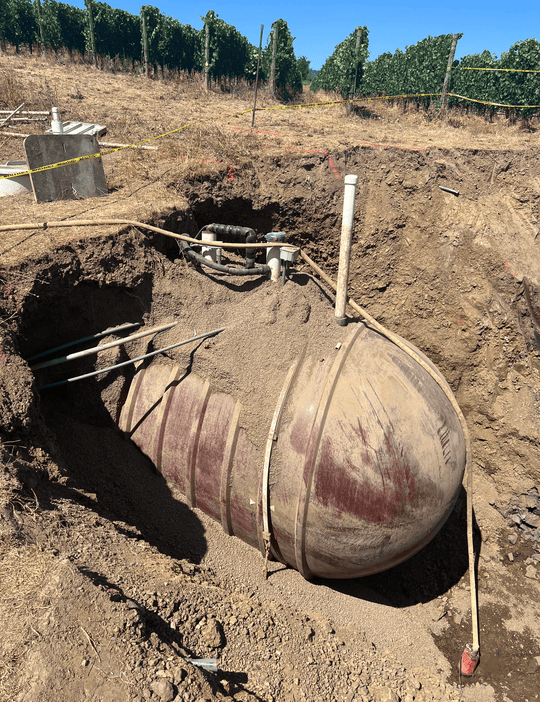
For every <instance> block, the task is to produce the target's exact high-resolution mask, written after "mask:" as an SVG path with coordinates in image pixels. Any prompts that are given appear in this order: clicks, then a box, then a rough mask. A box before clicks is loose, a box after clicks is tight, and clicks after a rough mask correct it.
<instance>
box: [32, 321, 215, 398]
mask: <svg viewBox="0 0 540 702" xmlns="http://www.w3.org/2000/svg"><path fill="white" fill-rule="evenodd" d="M226 328H227V327H222V328H221V329H214V331H211V332H206V333H204V334H197V336H192V337H191V339H186V340H185V341H179V342H178V343H176V344H171V345H170V346H165V347H164V348H162V349H158V350H157V351H151V352H150V353H145V354H144V356H137V358H131V359H130V360H129V361H123V363H117V364H116V365H114V366H109V367H108V368H102V369H101V370H97V371H93V372H92V373H85V374H84V375H77V376H75V377H73V378H66V379H65V380H59V381H58V382H56V383H49V384H48V385H42V386H41V387H39V388H38V390H46V389H47V388H54V387H57V386H58V385H66V383H74V382H75V381H76V380H84V379H85V378H92V377H94V376H96V375H101V374H102V373H108V372H109V371H111V370H116V369H117V368H123V367H124V366H129V365H130V364H132V363H137V362H138V361H144V360H145V359H147V358H152V356H157V355H158V354H159V353H164V352H165V351H170V350H171V349H175V348H177V347H178V346H184V345H185V344H189V343H190V341H197V340H198V339H206V338H207V337H209V336H216V334H219V333H220V332H222V331H225V329H226Z"/></svg>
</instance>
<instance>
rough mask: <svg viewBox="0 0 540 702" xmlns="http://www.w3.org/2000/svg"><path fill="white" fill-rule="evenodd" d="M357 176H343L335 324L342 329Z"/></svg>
mask: <svg viewBox="0 0 540 702" xmlns="http://www.w3.org/2000/svg"><path fill="white" fill-rule="evenodd" d="M357 183H358V176H357V175H346V176H345V199H344V201H343V223H342V225H341V245H340V248H339V268H338V279H337V293H336V322H337V323H338V324H339V325H340V326H341V327H344V326H345V325H346V324H347V315H346V313H345V308H346V307H347V283H348V281H349V266H350V261H351V244H352V233H353V222H354V199H355V197H356V185H357Z"/></svg>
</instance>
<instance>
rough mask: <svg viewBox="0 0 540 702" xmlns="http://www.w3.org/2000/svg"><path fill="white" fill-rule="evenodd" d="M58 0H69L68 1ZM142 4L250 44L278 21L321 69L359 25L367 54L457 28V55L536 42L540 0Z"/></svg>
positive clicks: (126, 4)
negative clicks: (213, 24) (211, 16)
mask: <svg viewBox="0 0 540 702" xmlns="http://www.w3.org/2000/svg"><path fill="white" fill-rule="evenodd" d="M64 1H67V2H68V3H69V0H64ZM70 4H74V5H77V6H78V7H84V3H83V0H72V2H71V3H70ZM108 4H109V5H111V6H112V7H118V8H121V9H123V10H127V11H128V12H131V13H133V14H138V13H139V11H140V8H141V4H139V3H137V2H132V1H131V0H108ZM147 4H149V5H154V6H155V7H158V8H159V9H160V10H161V12H163V13H164V14H165V15H170V16H171V17H174V18H175V19H177V20H178V21H179V22H181V23H182V24H190V25H191V26H192V27H194V28H195V29H200V28H201V27H202V22H201V20H200V15H205V14H206V12H207V11H208V10H214V11H215V12H216V13H217V14H218V15H219V17H220V18H221V19H223V20H224V21H225V22H227V23H228V24H232V25H234V26H235V27H236V28H237V29H238V31H239V32H240V33H241V34H243V35H244V36H246V37H247V38H248V40H249V41H250V42H251V43H252V44H255V45H258V43H259V36H260V31H261V29H260V28H261V24H264V35H263V36H264V38H263V45H264V43H265V42H266V39H267V37H268V32H269V31H270V25H271V23H272V22H274V21H275V20H276V19H280V18H281V19H284V20H286V21H287V23H288V25H289V29H290V30H291V34H292V36H293V37H296V39H295V42H294V50H295V54H296V56H297V57H298V56H302V55H304V56H306V58H307V59H308V60H309V61H311V68H314V69H318V68H320V67H321V66H322V64H323V63H324V62H325V60H326V59H327V58H328V56H330V54H331V53H332V52H333V50H334V47H335V46H336V44H339V43H340V42H341V41H343V39H345V37H346V36H347V35H348V34H350V33H351V32H352V31H353V29H354V28H355V27H356V26H358V25H362V26H363V25H366V26H367V28H368V29H369V51H370V59H375V58H377V56H379V55H380V54H382V53H384V52H387V51H390V52H392V53H393V52H394V51H395V50H396V49H397V48H398V47H399V48H400V49H402V50H404V49H405V47H406V46H409V45H411V44H416V42H418V41H420V40H421V39H424V38H425V37H427V36H428V35H429V34H431V35H432V36H437V35H439V34H450V33H452V34H453V33H455V32H463V33H464V36H463V37H462V39H461V40H460V41H459V42H458V46H457V52H456V58H460V57H462V56H466V55H467V54H476V53H480V52H482V51H483V50H484V49H488V50H489V51H490V52H491V53H492V54H496V55H497V56H498V57H499V56H500V55H501V53H502V52H503V51H507V50H508V49H509V48H510V46H512V44H514V43H515V42H516V41H518V40H523V39H529V38H536V39H538V40H539V41H540V2H534V1H533V0H522V1H521V2H519V3H516V4H515V5H514V4H512V5H511V4H510V3H509V2H508V0H504V2H502V1H501V0H493V1H492V2H487V1H486V0H468V1H467V2H465V1H464V0H455V1H454V2H433V0H430V2H427V0H412V1H411V2H409V3H407V2H404V1H403V0H400V1H399V2H398V1H397V0H382V1H381V2H371V3H369V4H367V3H366V6H364V7H362V5H361V4H360V3H356V2H354V1H353V2H351V1H350V0H348V1H346V0H333V2H328V0H324V1H323V0H311V1H310V2H306V0H296V1H294V0H293V1H292V2H291V1H288V2H286V1H285V0H274V1H273V2H270V3H268V4H265V5H264V6H261V5H258V4H257V3H252V4H245V3H243V2H239V1H238V0H236V1H235V2H233V1H232V0H205V1H204V2H200V1H199V0H195V1H194V2H189V3H183V2H172V0H159V2H158V1H155V2H151V1H149V2H148V3H147Z"/></svg>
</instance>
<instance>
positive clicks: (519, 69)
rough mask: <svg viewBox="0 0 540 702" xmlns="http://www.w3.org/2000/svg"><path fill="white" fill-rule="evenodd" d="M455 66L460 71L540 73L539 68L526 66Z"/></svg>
mask: <svg viewBox="0 0 540 702" xmlns="http://www.w3.org/2000/svg"><path fill="white" fill-rule="evenodd" d="M456 68H460V69H461V70H462V71H509V72H511V73H540V70H529V69H527V68H473V67H472V66H457V67H456ZM454 70H455V69H454Z"/></svg>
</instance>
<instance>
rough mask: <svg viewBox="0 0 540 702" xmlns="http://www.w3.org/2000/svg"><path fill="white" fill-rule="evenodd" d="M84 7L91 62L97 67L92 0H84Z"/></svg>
mask: <svg viewBox="0 0 540 702" xmlns="http://www.w3.org/2000/svg"><path fill="white" fill-rule="evenodd" d="M84 4H85V5H86V9H87V10H88V29H89V30H90V46H91V47H92V63H93V64H94V67H96V68H97V56H96V35H95V32H94V18H93V17H92V0H84Z"/></svg>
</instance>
